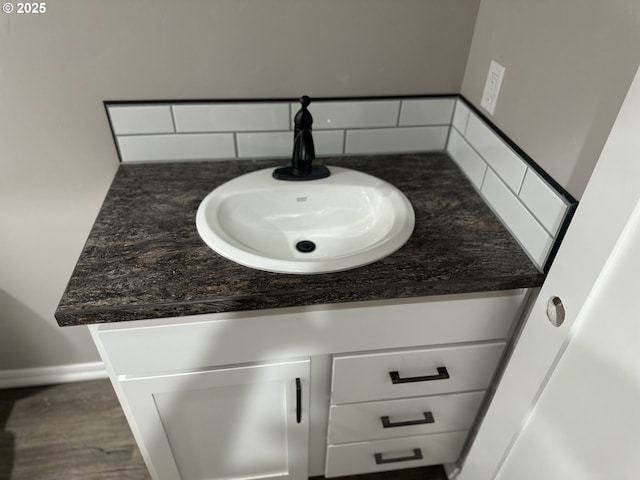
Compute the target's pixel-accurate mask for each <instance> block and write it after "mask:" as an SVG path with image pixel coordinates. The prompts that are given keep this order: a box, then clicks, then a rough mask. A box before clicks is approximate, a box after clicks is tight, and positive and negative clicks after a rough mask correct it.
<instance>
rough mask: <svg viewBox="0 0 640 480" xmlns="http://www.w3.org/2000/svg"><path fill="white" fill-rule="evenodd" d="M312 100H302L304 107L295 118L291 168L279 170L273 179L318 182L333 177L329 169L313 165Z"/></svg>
mask: <svg viewBox="0 0 640 480" xmlns="http://www.w3.org/2000/svg"><path fill="white" fill-rule="evenodd" d="M310 103H311V99H310V98H309V97H307V96H306V95H304V96H303V97H302V98H300V104H301V105H302V107H301V108H300V110H298V113H296V116H295V117H294V118H293V123H294V130H293V154H292V155H291V166H290V167H281V168H277V169H275V170H274V172H273V178H276V179H278V180H289V181H300V180H318V179H320V178H325V177H328V176H329V175H331V172H329V169H328V168H327V167H325V166H322V165H311V162H312V161H313V159H314V158H316V150H315V147H314V145H313V135H312V134H311V125H312V124H313V117H312V116H311V112H309V110H307V107H308V106H309V104H310Z"/></svg>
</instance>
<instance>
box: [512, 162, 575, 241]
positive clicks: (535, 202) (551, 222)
mask: <svg viewBox="0 0 640 480" xmlns="http://www.w3.org/2000/svg"><path fill="white" fill-rule="evenodd" d="M520 200H522V202H523V203H524V204H525V205H526V206H527V208H528V209H529V210H530V211H531V212H532V213H533V214H534V215H535V217H536V218H537V219H538V221H539V222H540V223H542V225H544V227H545V228H546V229H547V231H548V232H549V233H551V234H552V235H555V234H556V233H557V232H558V229H559V228H560V225H562V220H564V217H565V214H566V212H567V209H568V205H567V204H566V203H565V202H564V201H563V199H562V197H560V196H558V194H557V193H556V192H555V191H554V190H553V189H552V188H551V187H550V186H549V185H547V183H546V182H545V181H544V180H542V179H541V178H540V177H539V176H538V174H537V173H536V172H534V171H533V170H532V169H529V170H528V171H527V174H526V175H525V177H524V182H523V183H522V189H521V190H520Z"/></svg>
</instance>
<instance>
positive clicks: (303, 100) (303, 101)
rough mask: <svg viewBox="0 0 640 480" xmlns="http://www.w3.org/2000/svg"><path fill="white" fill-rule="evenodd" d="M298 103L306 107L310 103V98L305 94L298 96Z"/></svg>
mask: <svg viewBox="0 0 640 480" xmlns="http://www.w3.org/2000/svg"><path fill="white" fill-rule="evenodd" d="M300 104H301V105H302V107H303V108H307V107H308V106H309V105H311V99H310V98H309V97H308V96H307V95H303V96H301V97H300Z"/></svg>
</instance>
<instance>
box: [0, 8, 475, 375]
mask: <svg viewBox="0 0 640 480" xmlns="http://www.w3.org/2000/svg"><path fill="white" fill-rule="evenodd" d="M478 3H479V0H456V1H451V0H429V1H426V0H322V1H317V0H260V1H247V0H215V1H211V0H207V1H195V0H194V1H188V2H187V1H184V2H181V1H176V0H153V1H152V0H145V1H142V0H140V1H133V0H131V1H124V0H117V1H109V2H107V1H99V0H92V1H88V0H59V1H56V2H48V3H47V12H46V13H45V14H40V15H17V14H12V15H6V14H0V106H1V107H0V165H1V169H0V225H1V234H0V328H2V333H1V334H0V370H8V369H17V368H28V367H39V366H50V365H64V364H73V363H82V362H90V361H94V360H97V359H98V356H97V354H96V352H95V350H94V348H93V345H92V342H91V340H90V338H89V336H88V333H87V331H86V329H85V328H84V327H82V328H65V329H61V328H58V327H57V324H56V323H55V319H54V317H53V313H54V311H55V308H56V306H57V303H58V300H59V298H60V296H61V295H62V292H63V291H64V288H65V286H66V282H67V280H68V278H69V276H70V275H71V272H72V270H73V267H74V265H75V262H76V260H77V257H78V255H79V253H80V250H81V248H82V245H83V243H84V240H85V239H86V236H87V234H88V232H89V230H90V228H91V224H92V222H93V220H94V218H95V215H96V214H97V212H98V210H99V208H100V204H101V202H102V199H103V198H104V195H105V193H106V191H107V189H108V187H109V183H110V181H111V179H112V177H113V174H114V172H115V170H116V168H117V159H116V153H115V150H114V147H113V142H112V139H111V137H110V134H109V130H108V126H107V122H106V117H105V113H104V111H103V108H102V101H103V100H105V99H112V100H113V99H118V100H123V99H136V100H139V99H179V98H255V97H286V98H291V97H297V96H299V95H301V94H303V93H307V94H309V95H311V96H356V95H371V96H373V95H406V94H412V93H416V94H423V93H456V92H459V91H460V87H461V84H462V78H463V74H464V69H465V64H466V59H467V54H468V49H469V45H470V42H471V36H472V33H473V25H474V22H475V17H476V13H477V9H478Z"/></svg>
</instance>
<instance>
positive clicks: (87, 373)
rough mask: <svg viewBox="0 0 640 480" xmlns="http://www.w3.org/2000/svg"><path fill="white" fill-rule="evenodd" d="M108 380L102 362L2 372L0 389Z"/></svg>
mask: <svg viewBox="0 0 640 480" xmlns="http://www.w3.org/2000/svg"><path fill="white" fill-rule="evenodd" d="M101 378H107V371H106V369H105V367H104V364H103V363H102V362H91V363H76V364H72V365H59V366H54V367H38V368H20V369H16V370H3V371H0V389H2V388H18V387H32V386H36V385H53V384H56V383H67V382H80V381H84V380H97V379H101Z"/></svg>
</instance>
